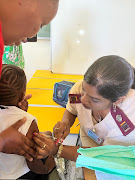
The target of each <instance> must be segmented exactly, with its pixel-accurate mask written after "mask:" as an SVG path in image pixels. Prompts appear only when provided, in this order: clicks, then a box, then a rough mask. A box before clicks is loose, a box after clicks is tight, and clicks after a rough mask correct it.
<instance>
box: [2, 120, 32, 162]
mask: <svg viewBox="0 0 135 180" xmlns="http://www.w3.org/2000/svg"><path fill="white" fill-rule="evenodd" d="M25 122H26V118H23V119H20V120H18V121H17V122H16V123H15V124H13V125H12V126H10V127H8V128H7V129H5V130H4V131H2V132H1V133H0V152H3V153H7V154H19V155H22V156H24V157H25V158H26V159H28V160H29V161H32V160H33V157H34V156H36V151H34V150H33V148H35V147H36V146H35V143H33V142H32V141H30V140H29V139H28V138H27V137H26V136H24V135H23V134H22V133H20V132H19V131H18V129H19V128H20V127H21V126H22V125H23V124H24V123H25Z"/></svg>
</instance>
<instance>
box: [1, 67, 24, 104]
mask: <svg viewBox="0 0 135 180" xmlns="http://www.w3.org/2000/svg"><path fill="white" fill-rule="evenodd" d="M25 88H26V76H25V73H24V71H23V70H22V69H20V68H19V67H17V66H14V65H8V64H4V65H3V66H2V72H1V78H0V104H1V105H2V104H4V105H12V102H13V100H14V98H16V97H17V96H19V94H20V91H22V90H23V89H24V90H25Z"/></svg>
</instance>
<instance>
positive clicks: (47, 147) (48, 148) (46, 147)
mask: <svg viewBox="0 0 135 180" xmlns="http://www.w3.org/2000/svg"><path fill="white" fill-rule="evenodd" d="M33 139H34V141H35V142H36V144H37V145H38V146H37V147H36V150H37V153H38V154H37V156H36V158H37V159H44V158H46V157H48V156H49V155H53V156H54V155H56V153H57V151H58V147H57V146H56V145H55V142H54V140H53V139H52V138H49V137H48V136H46V135H45V134H44V135H43V134H38V133H34V136H33Z"/></svg>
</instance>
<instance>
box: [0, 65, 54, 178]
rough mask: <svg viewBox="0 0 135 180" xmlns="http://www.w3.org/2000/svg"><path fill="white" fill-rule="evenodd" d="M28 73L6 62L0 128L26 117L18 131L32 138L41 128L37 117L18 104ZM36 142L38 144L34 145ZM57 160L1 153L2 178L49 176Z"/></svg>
mask: <svg viewBox="0 0 135 180" xmlns="http://www.w3.org/2000/svg"><path fill="white" fill-rule="evenodd" d="M25 91H26V76H25V73H24V71H23V70H22V69H20V68H19V67H16V66H14V65H7V64H4V65H3V67H2V73H1V77H0V132H1V131H3V130H5V129H6V128H8V127H9V126H11V125H12V124H14V123H15V122H17V121H18V119H21V118H23V117H26V118H27V121H26V123H25V124H24V125H23V126H21V127H20V129H19V131H20V132H21V133H22V134H24V135H26V136H27V137H28V138H29V139H32V138H33V133H34V132H37V133H38V132H39V130H38V127H37V119H36V117H34V116H32V115H31V114H29V113H27V112H25V111H24V110H22V109H20V108H19V107H18V103H19V102H21V101H22V100H23V98H24V96H25ZM35 146H36V145H35ZM54 167H55V162H54V159H53V158H52V157H48V158H47V159H45V160H38V159H36V158H34V160H33V161H32V162H30V161H28V160H26V159H25V157H24V156H20V155H15V154H5V153H0V179H17V178H21V179H22V178H23V179H25V178H26V179H42V178H43V179H46V177H47V175H46V174H47V173H49V172H50V171H52V170H53V168H54Z"/></svg>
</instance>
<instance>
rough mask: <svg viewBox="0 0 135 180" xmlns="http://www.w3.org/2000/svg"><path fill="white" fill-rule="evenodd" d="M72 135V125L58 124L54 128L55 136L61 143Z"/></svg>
mask: <svg viewBox="0 0 135 180" xmlns="http://www.w3.org/2000/svg"><path fill="white" fill-rule="evenodd" d="M69 133H70V124H69V123H67V122H62V121H61V122H60V121H59V122H58V123H57V124H56V125H55V126H54V128H53V134H54V136H55V137H56V138H57V139H58V140H59V141H60V140H61V139H62V140H64V139H65V138H66V137H67V135H68V134H69Z"/></svg>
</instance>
